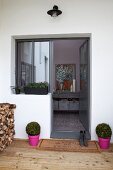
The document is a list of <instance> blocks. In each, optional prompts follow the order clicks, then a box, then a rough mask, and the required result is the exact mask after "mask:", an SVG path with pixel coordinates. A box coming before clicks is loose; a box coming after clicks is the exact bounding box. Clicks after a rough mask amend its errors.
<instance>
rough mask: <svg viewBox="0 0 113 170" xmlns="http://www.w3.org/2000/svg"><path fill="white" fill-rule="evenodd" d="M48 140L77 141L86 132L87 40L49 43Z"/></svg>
mask: <svg viewBox="0 0 113 170" xmlns="http://www.w3.org/2000/svg"><path fill="white" fill-rule="evenodd" d="M52 52H53V53H52V56H53V58H52V63H51V72H52V74H51V88H52V103H53V105H52V132H51V138H73V139H75V138H76V139H77V138H79V135H80V131H86V136H87V138H88V139H90V133H89V116H90V114H89V93H90V83H89V77H90V76H89V75H90V65H89V38H75V39H56V40H53V41H52Z"/></svg>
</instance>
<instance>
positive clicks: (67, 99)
mask: <svg viewBox="0 0 113 170" xmlns="http://www.w3.org/2000/svg"><path fill="white" fill-rule="evenodd" d="M52 97H53V110H54V111H79V93H75V92H54V93H53V95H52Z"/></svg>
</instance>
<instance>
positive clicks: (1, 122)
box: [0, 103, 16, 151]
mask: <svg viewBox="0 0 113 170" xmlns="http://www.w3.org/2000/svg"><path fill="white" fill-rule="evenodd" d="M15 108H16V105H14V104H9V103H0V151H3V150H4V149H5V148H6V147H7V146H8V145H9V144H11V142H12V141H13V138H14V134H15V131H14V109H15Z"/></svg>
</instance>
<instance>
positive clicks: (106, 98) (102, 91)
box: [0, 0, 113, 142]
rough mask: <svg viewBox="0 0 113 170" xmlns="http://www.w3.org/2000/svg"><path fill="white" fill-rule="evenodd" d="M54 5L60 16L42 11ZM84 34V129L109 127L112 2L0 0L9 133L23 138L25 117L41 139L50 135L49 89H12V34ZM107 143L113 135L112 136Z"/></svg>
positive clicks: (0, 91)
mask: <svg viewBox="0 0 113 170" xmlns="http://www.w3.org/2000/svg"><path fill="white" fill-rule="evenodd" d="M55 4H56V5H58V6H59V8H60V9H61V10H62V12H63V13H62V15H61V16H59V17H57V18H52V17H50V16H49V15H47V11H48V10H49V9H51V8H52V7H53V5H55ZM86 35H88V36H89V37H90V132H91V139H92V140H93V139H97V137H96V134H95V127H96V125H97V124H98V123H102V122H106V123H108V124H110V126H111V128H112V129H113V119H112V114H113V64H112V62H113V1H112V0H108V1H105V0H104V1H102V0H100V1H97V0H96V1H89V0H86V1H83V0H80V1H77V0H70V1H65V0H62V1H58V0H56V1H51V0H48V1H46V0H17V1H15V0H10V1H9V0H0V102H1V103H3V102H5V103H6V102H9V103H14V104H16V106H17V108H16V111H15V131H16V135H15V138H22V139H23V138H27V135H26V132H25V127H26V124H27V123H28V122H29V121H33V120H34V121H38V122H39V124H40V125H41V138H50V133H51V93H49V94H48V95H41V96H39V95H25V94H20V95H16V94H12V92H11V86H12V85H14V76H15V39H20V38H21V39H24V38H25V39H26V38H56V37H84V36H86ZM112 142H113V138H112Z"/></svg>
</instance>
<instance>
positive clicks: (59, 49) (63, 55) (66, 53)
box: [53, 39, 85, 91]
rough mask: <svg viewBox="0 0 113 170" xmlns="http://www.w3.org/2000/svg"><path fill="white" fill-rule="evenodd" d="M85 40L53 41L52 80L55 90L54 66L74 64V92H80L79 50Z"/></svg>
mask: <svg viewBox="0 0 113 170" xmlns="http://www.w3.org/2000/svg"><path fill="white" fill-rule="evenodd" d="M84 41H85V40H83V39H77V40H55V41H53V53H54V54H53V56H54V63H53V64H54V67H53V72H54V76H53V80H54V85H53V87H54V89H55V81H56V80H55V65H56V64H75V68H76V69H75V71H76V75H75V76H76V91H80V56H79V48H80V46H81V45H82V44H83V42H84Z"/></svg>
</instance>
